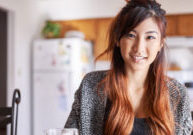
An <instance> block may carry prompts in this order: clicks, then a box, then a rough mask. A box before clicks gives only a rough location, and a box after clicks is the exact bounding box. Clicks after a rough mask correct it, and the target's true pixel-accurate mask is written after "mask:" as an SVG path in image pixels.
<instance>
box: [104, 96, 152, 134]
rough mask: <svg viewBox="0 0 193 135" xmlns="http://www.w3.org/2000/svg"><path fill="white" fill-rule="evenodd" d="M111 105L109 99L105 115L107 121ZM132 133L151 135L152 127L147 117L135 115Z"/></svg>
mask: <svg viewBox="0 0 193 135" xmlns="http://www.w3.org/2000/svg"><path fill="white" fill-rule="evenodd" d="M110 107H111V102H110V100H109V99H107V103H106V109H105V117H104V121H105V122H106V120H107V118H108V114H109V111H110ZM130 135H150V128H149V126H148V124H147V122H146V119H145V118H136V117H135V120H134V125H133V130H132V132H131V134H130Z"/></svg>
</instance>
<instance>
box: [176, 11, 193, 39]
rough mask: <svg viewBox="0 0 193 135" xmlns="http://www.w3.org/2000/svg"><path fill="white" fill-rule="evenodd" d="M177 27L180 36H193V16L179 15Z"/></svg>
mask: <svg viewBox="0 0 193 135" xmlns="http://www.w3.org/2000/svg"><path fill="white" fill-rule="evenodd" d="M177 27H178V32H177V33H178V35H179V36H193V15H192V14H189V15H179V16H178V20H177Z"/></svg>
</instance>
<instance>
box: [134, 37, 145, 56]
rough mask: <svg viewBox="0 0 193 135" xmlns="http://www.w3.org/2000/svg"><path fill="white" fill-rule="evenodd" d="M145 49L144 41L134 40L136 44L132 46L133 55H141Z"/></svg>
mask: <svg viewBox="0 0 193 135" xmlns="http://www.w3.org/2000/svg"><path fill="white" fill-rule="evenodd" d="M144 49H145V40H143V39H136V42H135V44H134V46H133V51H134V52H135V53H141V52H143V51H144Z"/></svg>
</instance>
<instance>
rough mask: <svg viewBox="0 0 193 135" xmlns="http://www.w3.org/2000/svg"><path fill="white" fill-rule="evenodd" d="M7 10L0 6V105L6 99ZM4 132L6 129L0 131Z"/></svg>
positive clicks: (3, 134)
mask: <svg viewBox="0 0 193 135" xmlns="http://www.w3.org/2000/svg"><path fill="white" fill-rule="evenodd" d="M7 33H8V32H7V11H6V10H3V9H1V8H0V106H6V104H7V103H6V101H7ZM0 134H1V135H5V134H6V129H3V130H1V131H0Z"/></svg>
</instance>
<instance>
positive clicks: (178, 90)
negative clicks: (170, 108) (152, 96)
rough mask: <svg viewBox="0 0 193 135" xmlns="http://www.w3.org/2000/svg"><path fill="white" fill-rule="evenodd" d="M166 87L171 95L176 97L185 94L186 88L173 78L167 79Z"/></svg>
mask: <svg viewBox="0 0 193 135" xmlns="http://www.w3.org/2000/svg"><path fill="white" fill-rule="evenodd" d="M167 86H168V88H169V91H170V92H171V93H172V94H176V96H178V95H184V94H185V93H186V87H185V86H184V84H182V83H180V82H179V81H177V80H176V79H174V78H169V77H168V80H167Z"/></svg>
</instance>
